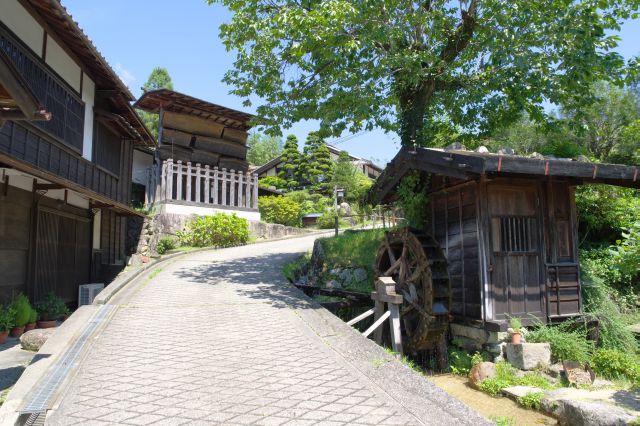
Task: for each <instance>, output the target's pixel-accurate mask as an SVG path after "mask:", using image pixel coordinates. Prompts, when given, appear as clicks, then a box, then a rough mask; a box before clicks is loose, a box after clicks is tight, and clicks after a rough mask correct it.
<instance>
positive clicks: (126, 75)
mask: <svg viewBox="0 0 640 426" xmlns="http://www.w3.org/2000/svg"><path fill="white" fill-rule="evenodd" d="M115 71H116V74H118V77H120V79H121V80H122V81H124V84H126V85H127V86H129V87H131V84H133V82H134V81H136V78H135V77H134V75H133V74H131V71H129V70H128V69H126V68H125V67H124V65H122V64H121V63H120V62H118V63H116V69H115Z"/></svg>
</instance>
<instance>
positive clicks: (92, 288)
mask: <svg viewBox="0 0 640 426" xmlns="http://www.w3.org/2000/svg"><path fill="white" fill-rule="evenodd" d="M103 288H104V283H92V284H81V285H80V287H79V288H78V306H82V305H90V304H92V303H93V299H95V298H96V296H97V295H98V293H100V292H101V291H102V289H103Z"/></svg>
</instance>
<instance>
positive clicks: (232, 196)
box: [229, 169, 236, 206]
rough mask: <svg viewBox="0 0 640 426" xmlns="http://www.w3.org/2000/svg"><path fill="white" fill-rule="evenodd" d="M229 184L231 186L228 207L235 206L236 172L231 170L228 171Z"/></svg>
mask: <svg viewBox="0 0 640 426" xmlns="http://www.w3.org/2000/svg"><path fill="white" fill-rule="evenodd" d="M229 184H230V185H231V190H230V191H229V205H230V206H235V205H236V171H235V170H233V169H231V170H230V171H229Z"/></svg>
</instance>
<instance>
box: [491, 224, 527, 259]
mask: <svg viewBox="0 0 640 426" xmlns="http://www.w3.org/2000/svg"><path fill="white" fill-rule="evenodd" d="M536 229H537V226H536V219H535V218H534V217H530V216H500V217H494V218H493V251H494V252H512V253H513V252H516V253H517V252H531V251H535V250H536V249H537V244H536V237H535V235H536Z"/></svg>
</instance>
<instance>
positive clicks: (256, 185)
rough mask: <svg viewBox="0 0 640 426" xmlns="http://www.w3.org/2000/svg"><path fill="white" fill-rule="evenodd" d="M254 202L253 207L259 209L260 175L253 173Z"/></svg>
mask: <svg viewBox="0 0 640 426" xmlns="http://www.w3.org/2000/svg"><path fill="white" fill-rule="evenodd" d="M252 201H253V204H252V208H253V209H254V210H258V175H257V174H254V175H253V200H252Z"/></svg>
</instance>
